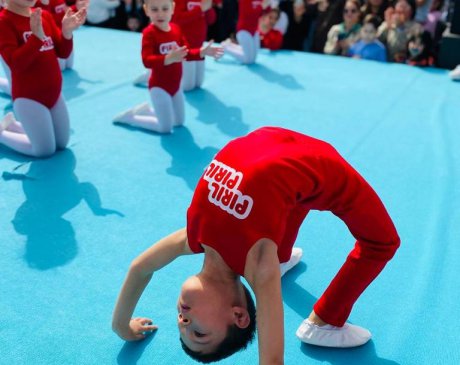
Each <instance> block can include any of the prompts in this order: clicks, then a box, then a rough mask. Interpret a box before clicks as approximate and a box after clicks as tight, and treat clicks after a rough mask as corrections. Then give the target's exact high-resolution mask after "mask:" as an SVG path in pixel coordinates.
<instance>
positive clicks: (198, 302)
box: [177, 276, 232, 354]
mask: <svg viewBox="0 0 460 365" xmlns="http://www.w3.org/2000/svg"><path fill="white" fill-rule="evenodd" d="M177 311H178V316H177V324H178V327H179V332H180V337H181V339H182V341H183V342H184V343H185V345H186V346H187V347H188V348H189V349H190V350H192V351H198V352H202V353H203V354H207V353H211V352H213V351H214V350H215V349H216V348H217V346H218V345H219V344H220V343H221V342H222V341H223V340H224V339H225V337H226V335H227V329H228V326H229V325H230V324H231V323H232V306H231V304H230V303H225V299H223V296H221V295H219V293H218V292H216V291H215V290H214V289H213V288H212V287H208V286H207V285H206V284H205V283H203V282H202V281H201V280H200V278H199V277H197V276H191V277H189V278H188V279H187V280H186V281H185V282H184V284H183V285H182V289H181V293H180V295H179V300H178V302H177Z"/></svg>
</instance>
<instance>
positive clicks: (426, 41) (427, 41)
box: [407, 30, 433, 61]
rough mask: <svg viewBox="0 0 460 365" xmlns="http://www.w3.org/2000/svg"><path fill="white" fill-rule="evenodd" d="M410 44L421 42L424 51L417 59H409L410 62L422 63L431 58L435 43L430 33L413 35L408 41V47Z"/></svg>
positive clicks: (424, 32)
mask: <svg viewBox="0 0 460 365" xmlns="http://www.w3.org/2000/svg"><path fill="white" fill-rule="evenodd" d="M410 42H420V43H421V44H422V45H423V51H422V52H421V53H420V54H419V55H417V56H415V57H409V60H412V61H422V60H426V59H428V58H429V57H431V54H432V47H433V42H432V39H431V35H430V33H429V32H427V31H426V30H425V31H423V32H422V33H417V34H413V35H411V36H410V37H409V39H408V41H407V45H408V46H409V43H410Z"/></svg>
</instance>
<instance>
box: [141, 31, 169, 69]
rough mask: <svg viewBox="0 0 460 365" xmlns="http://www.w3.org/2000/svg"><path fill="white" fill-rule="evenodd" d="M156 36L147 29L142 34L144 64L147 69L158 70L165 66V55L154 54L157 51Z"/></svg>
mask: <svg viewBox="0 0 460 365" xmlns="http://www.w3.org/2000/svg"><path fill="white" fill-rule="evenodd" d="M155 43H156V40H155V36H154V34H152V32H150V31H149V28H146V29H145V30H144V32H143V33H142V63H143V64H144V66H145V67H146V68H151V69H153V68H156V67H158V66H163V65H164V64H165V57H166V56H165V55H160V54H156V53H154V52H153V50H154V49H155Z"/></svg>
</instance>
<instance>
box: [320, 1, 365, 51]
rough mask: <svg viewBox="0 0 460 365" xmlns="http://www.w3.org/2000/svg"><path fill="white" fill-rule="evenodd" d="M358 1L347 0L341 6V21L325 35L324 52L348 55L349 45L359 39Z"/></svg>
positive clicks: (359, 13)
mask: <svg viewBox="0 0 460 365" xmlns="http://www.w3.org/2000/svg"><path fill="white" fill-rule="evenodd" d="M360 15H361V12H360V3H359V1H358V0H347V2H346V3H345V7H344V8H343V22H342V23H340V24H337V25H334V26H333V27H332V28H331V30H330V31H329V33H328V35H327V42H326V45H325V46H324V53H327V54H335V55H342V56H347V55H348V49H349V48H350V46H351V45H352V44H353V43H355V42H356V41H357V40H358V39H359V33H360V30H361V24H360Z"/></svg>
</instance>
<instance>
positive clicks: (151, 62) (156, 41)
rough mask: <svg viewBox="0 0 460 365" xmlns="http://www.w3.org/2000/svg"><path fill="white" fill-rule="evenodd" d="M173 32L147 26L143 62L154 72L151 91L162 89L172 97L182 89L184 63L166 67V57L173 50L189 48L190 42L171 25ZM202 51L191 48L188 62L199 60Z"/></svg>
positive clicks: (151, 25)
mask: <svg viewBox="0 0 460 365" xmlns="http://www.w3.org/2000/svg"><path fill="white" fill-rule="evenodd" d="M170 26H171V30H170V31H169V32H165V31H163V30H161V29H159V28H157V27H156V26H154V25H153V24H150V25H149V26H147V27H146V28H145V29H144V31H143V32H142V62H143V63H144V66H145V67H146V68H150V69H152V70H153V72H152V74H151V76H150V79H149V89H151V88H152V87H160V88H162V89H163V90H165V91H166V92H168V94H170V95H171V96H174V95H175V94H176V93H177V91H178V90H179V87H180V81H181V78H182V62H176V63H172V64H170V65H167V66H165V64H164V61H165V57H166V55H167V54H168V53H170V52H171V50H173V49H176V48H178V47H182V46H187V48H189V47H188V42H187V40H186V39H185V37H184V36H183V34H182V32H181V30H180V28H179V26H177V25H176V24H173V23H170ZM199 59H200V49H199V48H192V49H190V48H189V52H188V55H187V60H190V61H192V60H199Z"/></svg>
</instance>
